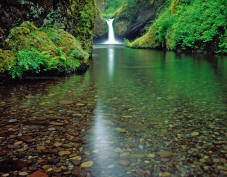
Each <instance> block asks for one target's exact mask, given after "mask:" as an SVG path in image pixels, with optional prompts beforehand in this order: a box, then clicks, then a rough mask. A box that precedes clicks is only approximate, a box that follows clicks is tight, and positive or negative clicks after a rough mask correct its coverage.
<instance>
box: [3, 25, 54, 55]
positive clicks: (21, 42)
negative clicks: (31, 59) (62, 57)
mask: <svg viewBox="0 0 227 177" xmlns="http://www.w3.org/2000/svg"><path fill="white" fill-rule="evenodd" d="M7 42H8V45H9V47H10V48H11V49H12V50H16V51H19V50H31V49H36V50H38V51H47V52H48V54H49V55H50V56H52V57H54V56H56V55H57V54H58V51H57V47H56V46H55V44H54V43H53V42H52V41H51V40H50V39H49V37H48V35H47V34H46V33H44V32H42V31H39V30H38V28H36V27H35V26H34V25H32V24H31V23H30V22H24V23H22V24H21V26H19V27H15V28H13V29H11V31H10V34H9V36H8V39H7Z"/></svg>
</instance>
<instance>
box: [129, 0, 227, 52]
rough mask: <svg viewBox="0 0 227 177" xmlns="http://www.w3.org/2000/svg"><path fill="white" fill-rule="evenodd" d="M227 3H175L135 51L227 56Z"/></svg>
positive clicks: (176, 0)
mask: <svg viewBox="0 0 227 177" xmlns="http://www.w3.org/2000/svg"><path fill="white" fill-rule="evenodd" d="M225 7H226V1H225V0H218V1H212V0H194V1H192V0H172V3H171V5H170V6H169V7H168V8H166V10H164V12H162V13H161V15H160V16H159V17H158V18H157V19H156V20H155V21H154V23H153V24H152V25H151V27H150V29H149V30H148V32H147V33H146V34H145V35H144V36H143V37H141V38H139V39H137V40H135V41H134V42H132V44H131V46H132V47H150V48H167V49H170V50H175V49H177V48H181V49H183V50H188V49H202V50H209V51H211V50H212V51H214V52H219V53H220V52H222V53H226V50H227V49H226V35H225V33H226V10H225Z"/></svg>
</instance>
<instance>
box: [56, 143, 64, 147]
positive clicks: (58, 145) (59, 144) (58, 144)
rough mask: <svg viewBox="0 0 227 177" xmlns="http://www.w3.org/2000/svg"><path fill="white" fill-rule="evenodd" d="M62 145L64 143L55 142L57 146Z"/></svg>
mask: <svg viewBox="0 0 227 177" xmlns="http://www.w3.org/2000/svg"><path fill="white" fill-rule="evenodd" d="M61 145H62V143H59V142H56V143H54V146H55V147H60V146H61Z"/></svg>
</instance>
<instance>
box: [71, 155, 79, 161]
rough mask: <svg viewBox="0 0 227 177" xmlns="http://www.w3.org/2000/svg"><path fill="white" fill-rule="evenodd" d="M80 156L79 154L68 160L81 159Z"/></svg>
mask: <svg viewBox="0 0 227 177" xmlns="http://www.w3.org/2000/svg"><path fill="white" fill-rule="evenodd" d="M81 159H82V158H81V157H80V156H76V157H72V158H70V160H81Z"/></svg>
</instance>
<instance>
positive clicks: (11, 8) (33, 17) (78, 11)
mask: <svg viewBox="0 0 227 177" xmlns="http://www.w3.org/2000/svg"><path fill="white" fill-rule="evenodd" d="M95 15H96V7H95V2H94V0H45V1H39V0H18V1H14V0H1V1H0V16H1V18H0V48H7V47H8V46H7V44H6V42H5V39H6V38H7V36H8V34H9V31H10V30H11V29H12V28H13V27H15V26H18V25H20V24H21V23H22V22H23V21H30V22H32V23H33V24H34V25H36V26H37V27H41V26H45V27H53V26H54V27H57V28H62V29H64V30H65V31H67V32H69V33H71V34H72V35H74V36H76V37H77V38H78V39H79V40H80V42H81V44H82V47H83V48H84V49H85V50H87V51H88V52H89V53H91V51H92V41H93V28H94V22H95Z"/></svg>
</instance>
